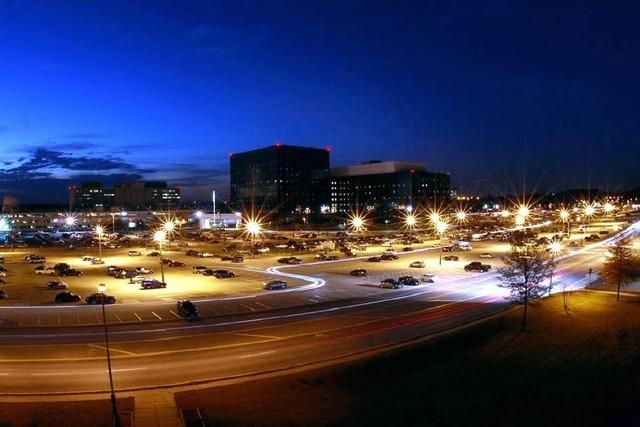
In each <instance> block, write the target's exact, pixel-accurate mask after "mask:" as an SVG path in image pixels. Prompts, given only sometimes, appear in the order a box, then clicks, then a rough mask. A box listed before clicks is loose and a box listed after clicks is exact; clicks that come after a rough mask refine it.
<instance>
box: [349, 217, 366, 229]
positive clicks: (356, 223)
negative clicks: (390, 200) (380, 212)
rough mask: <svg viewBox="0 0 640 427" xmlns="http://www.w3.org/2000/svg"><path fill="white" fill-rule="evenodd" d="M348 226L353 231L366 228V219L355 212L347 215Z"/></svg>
mask: <svg viewBox="0 0 640 427" xmlns="http://www.w3.org/2000/svg"><path fill="white" fill-rule="evenodd" d="M349 226H350V228H351V229H352V230H353V231H355V232H356V233H359V232H361V231H363V230H364V229H365V228H366V221H365V219H364V217H363V216H361V215H360V214H357V213H356V214H353V215H351V216H350V217H349Z"/></svg>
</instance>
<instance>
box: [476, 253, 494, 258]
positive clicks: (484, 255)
mask: <svg viewBox="0 0 640 427" xmlns="http://www.w3.org/2000/svg"><path fill="white" fill-rule="evenodd" d="M478 258H487V259H488V258H493V255H491V254H490V253H489V252H485V253H483V254H480V255H478Z"/></svg>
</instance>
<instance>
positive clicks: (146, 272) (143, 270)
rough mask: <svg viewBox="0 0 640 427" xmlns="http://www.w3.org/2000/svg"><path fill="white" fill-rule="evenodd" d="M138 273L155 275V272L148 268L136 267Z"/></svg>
mask: <svg viewBox="0 0 640 427" xmlns="http://www.w3.org/2000/svg"><path fill="white" fill-rule="evenodd" d="M136 273H137V274H151V273H153V270H151V269H150V268H147V267H136Z"/></svg>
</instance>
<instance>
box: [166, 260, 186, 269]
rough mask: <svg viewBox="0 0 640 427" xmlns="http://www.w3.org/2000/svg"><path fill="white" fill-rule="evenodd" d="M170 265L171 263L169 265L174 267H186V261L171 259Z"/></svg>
mask: <svg viewBox="0 0 640 427" xmlns="http://www.w3.org/2000/svg"><path fill="white" fill-rule="evenodd" d="M168 265H169V267H174V268H177V267H184V262H182V261H171V262H170V263H169V264H168Z"/></svg>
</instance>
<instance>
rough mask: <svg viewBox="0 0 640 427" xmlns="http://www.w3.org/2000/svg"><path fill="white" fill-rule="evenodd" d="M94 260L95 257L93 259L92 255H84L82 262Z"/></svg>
mask: <svg viewBox="0 0 640 427" xmlns="http://www.w3.org/2000/svg"><path fill="white" fill-rule="evenodd" d="M94 259H96V257H94V256H92V255H85V256H83V257H82V261H85V262H91V261H93V260H94Z"/></svg>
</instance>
